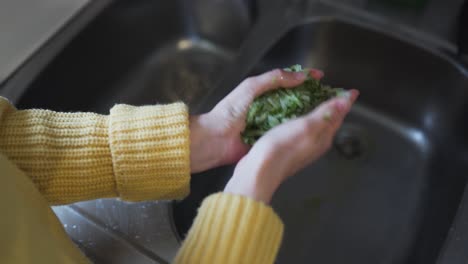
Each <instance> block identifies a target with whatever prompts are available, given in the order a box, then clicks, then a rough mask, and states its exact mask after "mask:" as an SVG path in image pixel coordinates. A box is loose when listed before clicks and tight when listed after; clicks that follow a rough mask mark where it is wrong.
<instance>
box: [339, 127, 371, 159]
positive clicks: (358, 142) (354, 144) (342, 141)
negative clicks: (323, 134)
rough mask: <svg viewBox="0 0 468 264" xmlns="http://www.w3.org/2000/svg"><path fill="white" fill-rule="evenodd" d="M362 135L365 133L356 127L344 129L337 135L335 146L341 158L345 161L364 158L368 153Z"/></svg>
mask: <svg viewBox="0 0 468 264" xmlns="http://www.w3.org/2000/svg"><path fill="white" fill-rule="evenodd" d="M362 135H363V133H362V132H361V131H360V129H357V128H354V127H343V128H342V129H341V130H339V131H338V133H337V134H336V137H335V140H334V142H333V146H334V148H335V149H336V150H337V151H338V153H339V154H340V156H342V157H344V158H345V159H348V160H355V159H358V158H360V157H363V155H364V154H365V152H366V146H367V144H366V141H365V140H364V137H363V136H362Z"/></svg>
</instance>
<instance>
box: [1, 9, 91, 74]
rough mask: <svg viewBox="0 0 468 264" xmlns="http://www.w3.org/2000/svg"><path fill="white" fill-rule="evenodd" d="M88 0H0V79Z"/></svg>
mask: <svg viewBox="0 0 468 264" xmlns="http://www.w3.org/2000/svg"><path fill="white" fill-rule="evenodd" d="M89 2H90V0H40V1H37V0H3V1H1V2H0V36H1V41H0V61H1V63H0V83H2V82H3V81H4V80H5V79H6V78H7V77H8V76H10V75H11V74H12V73H13V72H14V71H15V70H16V69H17V68H18V67H19V66H20V65H21V64H23V63H24V62H25V61H26V60H27V59H28V58H29V57H30V56H31V55H32V54H33V53H34V52H35V51H37V50H38V49H39V48H40V47H41V46H42V45H44V43H45V42H46V41H47V40H48V39H49V38H51V37H52V36H53V35H54V34H55V33H56V32H57V31H58V30H59V29H60V28H61V27H62V26H63V25H64V24H65V23H67V21H69V20H70V19H71V18H72V17H73V16H74V15H75V14H77V13H78V12H79V11H80V10H81V9H82V8H83V7H84V6H86V4H88V3H89Z"/></svg>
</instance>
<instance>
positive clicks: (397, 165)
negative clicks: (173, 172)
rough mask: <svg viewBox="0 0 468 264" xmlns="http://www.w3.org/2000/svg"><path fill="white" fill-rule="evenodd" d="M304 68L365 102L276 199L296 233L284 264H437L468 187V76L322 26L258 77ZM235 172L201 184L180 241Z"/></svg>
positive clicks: (425, 56)
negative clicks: (198, 210) (200, 208)
mask: <svg viewBox="0 0 468 264" xmlns="http://www.w3.org/2000/svg"><path fill="white" fill-rule="evenodd" d="M296 63H300V64H302V65H304V66H307V67H317V68H321V69H323V70H324V71H325V73H326V75H325V76H326V78H325V79H324V83H327V84H332V85H333V86H335V87H345V88H358V89H359V90H360V91H361V97H360V98H359V100H358V103H357V105H356V106H355V107H354V108H353V110H352V112H351V114H350V115H349V117H348V118H347V119H346V121H345V123H344V125H343V127H342V128H341V129H340V131H339V132H338V134H337V136H336V138H335V141H334V146H333V149H332V150H331V151H330V152H329V153H328V154H327V155H326V156H325V157H323V158H322V159H321V160H319V161H318V162H315V163H314V164H312V165H311V166H309V167H307V168H305V169H304V170H302V171H301V172H299V173H298V175H296V176H295V177H293V178H291V179H290V180H288V181H287V182H286V183H284V184H283V185H282V186H281V188H280V189H279V191H278V192H277V193H276V195H275V196H274V198H273V201H272V206H273V207H274V208H275V210H276V212H278V214H279V215H280V217H281V218H282V219H283V221H284V223H285V236H284V241H283V243H282V246H281V249H280V252H279V256H278V260H277V263H360V264H362V263H412V264H416V263H425V264H427V263H435V262H436V260H437V257H438V255H439V254H440V252H441V249H442V248H443V244H444V241H445V240H446V237H447V234H448V233H449V230H450V227H451V225H452V222H453V220H454V216H455V213H456V211H457V208H458V206H459V203H460V200H461V198H462V194H463V190H464V188H465V184H466V180H467V178H466V176H467V175H466V173H465V172H466V170H467V166H468V164H467V163H466V162H464V161H463V160H462V157H463V154H464V153H466V147H467V141H466V136H465V135H466V132H467V127H466V126H465V125H464V124H463V123H464V122H465V121H466V120H467V118H468V115H467V114H468V112H467V106H468V76H467V75H466V73H465V74H464V73H463V70H462V69H461V68H459V66H457V65H456V64H455V63H453V62H452V61H451V60H450V59H449V58H448V57H446V56H444V55H443V54H439V53H436V52H433V51H430V50H426V49H425V48H423V47H419V46H417V45H413V44H410V43H408V42H405V41H403V40H402V39H399V38H397V37H392V36H390V35H388V34H384V33H382V32H378V31H375V30H372V29H368V28H366V27H362V26H357V25H353V24H352V23H347V22H345V21H340V20H322V21H318V22H311V23H305V24H302V25H298V26H295V27H293V28H292V29H291V30H289V31H287V32H286V33H285V34H284V35H283V36H282V37H281V38H280V39H279V40H278V41H277V42H275V44H274V45H273V47H272V48H271V49H270V50H269V51H268V52H267V53H266V55H265V56H264V57H263V58H262V59H260V60H259V61H257V62H255V63H254V64H255V66H254V67H253V68H254V70H253V72H251V74H255V73H259V72H263V71H265V70H267V69H271V68H274V67H285V66H289V65H292V64H296ZM228 88H229V89H230V88H231V87H226V89H228ZM227 92H228V91H226V92H225V93H227ZM463 120H465V121H463ZM232 170H233V168H232V167H225V168H220V169H217V170H214V171H210V172H207V173H205V175H202V176H198V175H195V176H194V177H193V178H192V193H191V194H190V196H189V197H188V198H187V199H186V200H184V201H181V202H175V203H174V208H173V216H174V222H175V226H176V229H177V230H178V234H179V236H181V237H184V235H185V234H186V232H187V230H188V228H189V226H190V224H191V221H192V219H193V217H194V216H195V214H196V208H197V207H198V206H199V204H200V202H201V201H202V199H203V198H204V197H206V196H207V195H208V194H210V193H213V192H216V191H220V190H222V188H223V187H224V185H225V183H226V181H227V179H228V178H229V176H230V175H231V174H232Z"/></svg>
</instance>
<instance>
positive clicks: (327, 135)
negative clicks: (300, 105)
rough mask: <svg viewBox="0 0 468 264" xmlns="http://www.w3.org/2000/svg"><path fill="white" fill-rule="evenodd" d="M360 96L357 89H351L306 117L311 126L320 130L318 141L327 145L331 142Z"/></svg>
mask: <svg viewBox="0 0 468 264" xmlns="http://www.w3.org/2000/svg"><path fill="white" fill-rule="evenodd" d="M358 96H359V92H358V91H357V90H350V91H348V92H346V93H344V94H343V95H341V96H339V97H335V98H333V99H331V100H328V101H327V102H324V103H323V104H321V105H320V106H318V107H317V108H316V109H315V110H314V111H313V112H312V113H310V114H308V115H307V116H306V117H305V118H306V120H307V121H308V122H309V124H310V126H313V127H314V128H315V129H316V131H318V132H317V137H316V140H317V141H320V142H321V143H323V144H325V145H326V144H328V143H331V140H332V139H333V137H334V135H335V133H336V131H337V130H338V129H339V127H340V126H341V124H342V123H343V120H344V118H345V117H346V115H347V114H348V113H349V111H350V110H351V106H352V105H353V103H354V102H355V101H356V99H357V97H358Z"/></svg>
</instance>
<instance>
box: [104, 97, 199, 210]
mask: <svg viewBox="0 0 468 264" xmlns="http://www.w3.org/2000/svg"><path fill="white" fill-rule="evenodd" d="M109 141H110V149H111V153H112V163H113V169H114V175H115V180H116V186H117V191H118V193H119V196H120V198H122V199H124V200H129V201H142V200H152V199H179V198H183V197H185V196H186V195H187V194H188V192H189V185H190V156H189V151H190V143H189V129H188V111H187V107H186V106H185V105H184V104H182V103H174V104H170V105H155V106H140V107H135V106H130V105H116V106H114V107H113V108H112V109H111V110H110V118H109Z"/></svg>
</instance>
